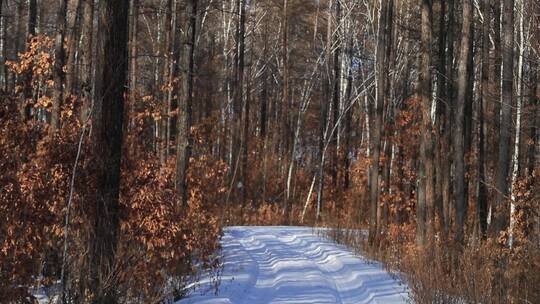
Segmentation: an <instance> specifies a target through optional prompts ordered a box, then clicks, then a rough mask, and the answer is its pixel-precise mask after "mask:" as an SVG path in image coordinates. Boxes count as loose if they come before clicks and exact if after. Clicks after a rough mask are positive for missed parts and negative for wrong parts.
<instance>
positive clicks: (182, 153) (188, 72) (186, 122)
mask: <svg viewBox="0 0 540 304" xmlns="http://www.w3.org/2000/svg"><path fill="white" fill-rule="evenodd" d="M197 4H198V0H188V1H187V3H186V8H185V9H186V25H185V37H184V46H183V54H182V55H183V56H182V58H183V64H182V79H183V81H182V91H181V92H180V93H179V96H182V98H181V100H180V102H179V105H178V110H179V111H178V126H177V132H178V135H177V151H176V190H177V191H178V199H179V201H180V204H181V205H183V206H187V204H188V199H189V190H188V184H187V172H188V167H189V159H190V157H191V149H192V145H193V139H192V136H191V126H192V120H193V118H192V116H193V109H192V105H193V73H194V68H195V61H194V59H195V57H194V54H195V33H196V26H197Z"/></svg>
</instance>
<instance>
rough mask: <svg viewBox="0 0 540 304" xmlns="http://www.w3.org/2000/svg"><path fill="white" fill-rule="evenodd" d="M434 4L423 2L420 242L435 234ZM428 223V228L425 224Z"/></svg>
mask: <svg viewBox="0 0 540 304" xmlns="http://www.w3.org/2000/svg"><path fill="white" fill-rule="evenodd" d="M432 23H433V3H432V1H431V0H423V1H422V25H421V32H422V33H421V51H420V71H419V80H418V82H419V86H418V88H419V93H418V95H419V96H420V103H421V104H422V142H421V145H422V146H421V148H420V162H421V163H420V170H419V178H420V180H419V181H418V182H419V191H418V207H417V233H416V235H417V243H418V244H419V245H423V244H424V243H425V241H426V237H427V238H431V237H433V225H434V213H433V212H434V209H433V207H434V205H435V167H434V164H433V159H434V153H433V149H434V143H433V139H432V138H433V134H432V133H433V131H432V121H431V95H432V94H431V62H432V58H431V56H432V55H431V53H432V52H431V44H432V36H433V33H432V27H433V24H432ZM426 226H427V227H426Z"/></svg>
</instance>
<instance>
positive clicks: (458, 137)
mask: <svg viewBox="0 0 540 304" xmlns="http://www.w3.org/2000/svg"><path fill="white" fill-rule="evenodd" d="M471 2H472V0H464V1H463V24H462V30H461V43H460V49H459V54H460V56H459V61H458V79H457V85H458V93H457V100H456V114H455V119H454V121H455V123H454V130H453V131H454V133H453V144H454V166H455V168H454V198H455V208H456V241H457V242H459V243H461V242H463V231H464V230H463V229H464V225H465V216H466V212H467V201H466V193H465V183H466V179H465V142H464V140H465V134H464V133H465V130H464V127H465V108H466V107H467V105H466V103H467V86H468V83H467V81H468V79H470V76H469V75H468V69H467V65H468V63H469V56H470V53H471V52H470V48H471V47H472V46H471V44H470V43H471V40H470V34H471V33H470V30H471V22H472V3H471Z"/></svg>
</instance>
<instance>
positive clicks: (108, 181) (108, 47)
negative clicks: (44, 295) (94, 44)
mask: <svg viewBox="0 0 540 304" xmlns="http://www.w3.org/2000/svg"><path fill="white" fill-rule="evenodd" d="M102 4H103V5H102V7H101V10H100V30H99V34H100V36H101V37H100V40H101V41H102V42H103V45H102V48H100V49H99V50H98V54H99V56H100V57H101V59H102V60H101V61H102V63H103V73H102V74H101V75H100V77H97V78H96V81H99V82H101V84H100V85H99V88H100V91H98V95H97V96H98V100H100V101H101V102H102V105H101V106H102V111H99V114H100V115H99V116H98V117H96V118H95V119H96V120H99V121H100V123H99V124H98V128H97V129H95V131H96V132H95V140H96V144H95V149H96V161H97V163H96V166H97V174H98V179H97V180H98V192H97V197H96V202H95V204H94V208H95V209H94V210H93V211H94V214H93V216H94V227H93V229H94V231H93V233H92V235H93V238H92V242H91V248H90V251H89V252H90V257H91V263H92V267H91V269H92V271H91V279H90V282H91V285H90V286H91V289H92V290H91V292H92V303H95V304H109V303H117V300H118V299H117V298H116V290H114V286H115V283H114V277H115V273H114V269H115V267H116V265H115V252H116V247H117V241H118V230H119V201H118V199H119V193H120V165H121V157H122V135H123V134H122V129H123V128H122V126H123V117H124V115H123V114H124V94H125V93H126V92H125V91H126V90H125V87H126V80H127V69H128V60H127V58H128V52H127V51H128V48H127V42H128V28H129V27H128V10H129V2H128V0H122V1H118V0H107V1H104V2H103V3H102ZM110 279H113V282H112V283H111V281H110Z"/></svg>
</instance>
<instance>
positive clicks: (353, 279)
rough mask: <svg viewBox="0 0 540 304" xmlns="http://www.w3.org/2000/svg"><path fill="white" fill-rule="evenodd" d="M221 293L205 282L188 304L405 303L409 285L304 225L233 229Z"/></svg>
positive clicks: (184, 303)
mask: <svg viewBox="0 0 540 304" xmlns="http://www.w3.org/2000/svg"><path fill="white" fill-rule="evenodd" d="M222 245H223V256H224V269H223V274H222V276H221V284H220V286H219V290H218V292H217V293H215V292H214V291H209V290H210V286H211V282H209V281H208V280H207V279H206V280H205V278H203V279H202V280H201V281H200V284H201V285H200V286H199V287H198V288H197V289H196V290H195V291H194V293H193V294H192V295H191V296H190V297H188V298H187V299H184V300H182V301H180V302H178V303H177V304H188V303H199V304H201V303H215V304H218V303H219V304H225V303H246V304H248V303H249V304H255V303H257V304H265V303H310V304H312V303H351V304H352V303H355V304H361V303H407V302H408V301H407V300H408V296H407V287H406V286H405V285H404V284H403V283H401V282H399V281H398V280H396V279H394V278H393V277H392V276H391V275H390V274H389V273H388V272H386V271H385V270H384V269H383V268H382V266H381V265H380V264H378V263H374V262H370V261H368V260H366V259H364V258H362V257H358V256H355V255H354V254H353V253H351V252H350V251H349V250H347V249H346V248H345V247H344V246H340V245H336V244H334V243H332V242H331V241H328V240H325V239H324V238H321V237H320V236H317V235H316V233H314V231H313V229H312V228H305V227H230V228H227V229H225V235H224V237H223V239H222Z"/></svg>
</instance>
